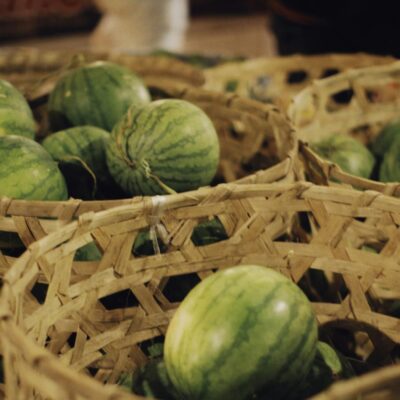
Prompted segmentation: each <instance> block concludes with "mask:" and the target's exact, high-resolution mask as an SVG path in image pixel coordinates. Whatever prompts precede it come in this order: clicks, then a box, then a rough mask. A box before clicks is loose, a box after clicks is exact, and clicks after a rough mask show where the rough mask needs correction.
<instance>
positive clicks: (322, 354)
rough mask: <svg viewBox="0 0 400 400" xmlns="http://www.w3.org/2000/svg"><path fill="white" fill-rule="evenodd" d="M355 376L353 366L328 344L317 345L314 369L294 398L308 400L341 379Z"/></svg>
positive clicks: (319, 343) (320, 343)
mask: <svg viewBox="0 0 400 400" xmlns="http://www.w3.org/2000/svg"><path fill="white" fill-rule="evenodd" d="M354 375H355V373H354V370H353V368H352V366H351V364H350V363H349V362H348V361H347V359H346V358H345V357H343V356H342V355H341V354H339V353H338V352H337V351H336V350H334V349H333V348H332V347H331V346H329V345H328V344H327V343H324V342H321V341H319V342H318V343H317V353H316V355H315V358H314V361H313V364H312V367H311V370H310V372H309V373H308V375H307V377H306V379H305V380H304V382H303V383H302V384H301V385H300V387H299V388H297V389H296V390H295V395H294V397H293V398H295V399H296V400H304V399H308V398H310V397H311V396H314V395H316V394H317V393H319V392H321V391H323V390H325V389H327V388H328V386H330V385H331V384H333V383H334V382H335V381H337V380H339V379H346V378H351V377H353V376H354Z"/></svg>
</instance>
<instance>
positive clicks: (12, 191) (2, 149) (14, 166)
mask: <svg viewBox="0 0 400 400" xmlns="http://www.w3.org/2000/svg"><path fill="white" fill-rule="evenodd" d="M1 196H7V197H11V198H14V199H27V200H66V199H67V198H68V193H67V187H66V183H65V180H64V177H63V176H62V174H61V172H60V170H59V169H58V166H57V163H56V162H55V161H54V160H53V159H52V158H51V156H50V154H48V153H47V151H46V150H45V149H44V148H43V147H42V146H41V145H40V144H39V143H36V142H35V141H33V140H31V139H28V138H25V137H22V136H14V135H9V136H0V197H1Z"/></svg>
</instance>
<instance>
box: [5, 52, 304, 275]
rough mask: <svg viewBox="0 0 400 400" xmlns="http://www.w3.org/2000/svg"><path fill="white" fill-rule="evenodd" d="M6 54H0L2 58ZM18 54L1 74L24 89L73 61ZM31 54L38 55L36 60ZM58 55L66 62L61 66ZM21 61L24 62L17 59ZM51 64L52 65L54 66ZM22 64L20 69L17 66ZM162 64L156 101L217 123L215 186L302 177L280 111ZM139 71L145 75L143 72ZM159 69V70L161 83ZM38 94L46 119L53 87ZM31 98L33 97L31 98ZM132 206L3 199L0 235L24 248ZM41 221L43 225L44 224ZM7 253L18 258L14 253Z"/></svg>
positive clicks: (39, 111) (150, 75)
mask: <svg viewBox="0 0 400 400" xmlns="http://www.w3.org/2000/svg"><path fill="white" fill-rule="evenodd" d="M1 54H2V53H1V52H0V60H1ZM12 54H13V57H14V58H13V57H11V58H10V59H8V65H9V66H8V67H7V71H8V72H7V74H5V69H4V68H5V67H3V70H2V69H1V67H0V71H2V72H3V74H2V75H1V76H2V77H3V78H4V77H5V78H7V77H9V78H10V80H11V81H12V82H20V83H21V85H22V82H23V84H24V85H25V87H27V88H28V87H30V85H37V79H38V78H39V76H38V75H37V74H35V73H34V74H30V72H29V71H31V70H32V71H39V75H40V76H42V77H43V78H44V81H43V82H44V84H45V85H47V83H51V82H52V79H53V78H54V79H55V76H58V73H59V71H60V70H59V67H60V66H61V65H62V64H63V63H64V62H66V60H67V59H68V58H67V55H62V54H61V53H60V52H58V53H54V52H53V53H44V54H43V56H44V58H40V57H39V55H40V54H41V53H40V52H37V53H35V52H33V53H31V52H27V53H25V52H24V51H22V52H21V54H20V57H19V58H18V54H19V53H18V52H17V51H16V52H14V53H12ZM46 54H48V55H52V57H53V58H52V60H53V61H52V63H51V62H50V61H49V60H48V59H47V58H46V57H45V56H46ZM29 55H31V57H32V60H31V61H30V58H29V57H28V56H29ZM56 55H58V56H60V57H61V58H60V59H61V60H64V61H63V62H61V61H60V59H59V58H58V56H57V57H56ZM38 57H39V58H38ZM49 57H50V56H49ZM93 57H94V58H95V57H96V58H97V55H96V56H94V55H93ZM113 57H116V58H112V57H111V56H109V59H112V60H114V61H119V60H122V59H123V60H127V61H126V62H123V64H124V65H127V63H130V62H131V61H132V60H133V61H132V62H133V63H138V65H140V68H143V71H145V69H144V68H145V65H146V63H142V61H138V60H147V61H146V62H147V63H148V64H147V65H149V63H151V62H150V61H149V60H151V58H150V59H147V58H139V59H138V58H135V57H133V58H130V57H129V56H119V57H117V56H113ZM120 57H121V58H120ZM18 59H19V60H20V61H17V60H18ZM89 59H90V57H89ZM4 60H5V59H4ZM48 64H50V65H52V67H48ZM0 65H1V62H0ZM18 65H19V67H17V66H18ZM129 65H131V64H129ZM132 65H133V64H132ZM158 65H159V66H160V65H163V66H164V67H165V71H164V69H162V68H161V67H160V69H159V70H157V68H156V69H155V70H153V72H151V70H150V69H149V70H148V71H146V72H144V79H145V81H146V83H147V85H148V87H149V88H150V90H151V91H152V93H153V95H154V97H156V98H159V97H162V98H179V99H184V100H187V101H189V102H192V103H193V104H196V105H198V106H199V107H200V108H202V109H203V110H204V111H205V112H206V113H207V114H208V115H209V117H210V118H211V120H212V121H213V122H214V125H215V127H216V130H217V132H218V135H219V139H220V148H221V157H220V165H219V170H218V173H217V176H216V178H215V181H214V182H213V184H217V183H220V182H232V181H239V182H241V183H267V182H268V183H271V182H279V181H282V182H293V181H294V180H295V179H296V174H297V172H296V170H297V168H295V167H294V165H295V164H296V160H297V157H296V154H297V139H296V136H295V132H294V130H293V128H292V125H291V123H290V121H289V120H288V118H287V117H286V116H285V115H284V114H283V113H282V112H280V111H279V110H277V109H276V107H274V106H272V105H266V104H261V103H259V102H256V101H253V100H250V99H243V98H241V97H239V96H237V95H234V94H224V93H217V92H211V91H207V90H204V89H202V88H198V87H193V86H189V85H188V82H189V81H188V80H187V76H188V75H185V73H182V79H183V80H184V81H186V82H187V84H182V81H179V82H178V81H177V79H169V78H168V79H167V78H165V79H164V77H165V76H169V77H170V76H175V75H177V76H179V72H178V71H179V70H172V71H169V68H172V67H173V66H174V65H177V64H176V62H175V61H172V62H171V61H170V60H168V59H160V64H158ZM178 65H183V70H184V71H191V73H192V72H193V73H194V74H195V76H198V77H199V76H201V75H196V74H197V72H196V70H195V69H193V68H192V67H187V66H186V65H185V64H183V63H178ZM167 66H168V68H167ZM164 67H163V68H164ZM132 68H133V67H132ZM138 68H139V67H138ZM186 68H188V69H186ZM134 69H135V68H134ZM52 70H53V71H55V72H56V74H55V75H54V76H53V78H50V80H49V81H48V80H47V77H48V76H49V75H48V73H49V72H50V71H52ZM137 71H138V74H139V75H140V71H139V69H138V70H137ZM154 71H158V72H157V73H159V76H160V78H159V79H158V78H157V73H156V72H154ZM161 71H164V72H161ZM4 74H5V75H4ZM189 75H190V74H189ZM190 76H191V75H190ZM13 77H15V79H13ZM17 78H18V79H20V80H18V79H17ZM53 83H54V82H53ZM19 87H21V86H19ZM45 89H46V90H45ZM36 90H43V92H42V94H41V95H40V96H39V97H38V95H37V93H36V95H35V96H34V98H32V97H31V99H32V102H31V105H32V107H33V110H34V111H35V114H36V115H38V116H39V117H43V115H44V116H45V115H46V96H47V94H48V90H49V88H48V87H47V86H46V87H45V88H43V86H41V84H40V85H39V87H38V86H37V87H36ZM28 93H31V94H32V93H33V92H31V91H30V90H28ZM154 97H153V98H154ZM28 98H30V97H29V95H28ZM45 120H46V118H43V120H42V122H43V121H44V123H41V130H40V132H39V134H38V135H46V134H47V129H46V123H45ZM132 202H133V203H135V202H136V199H135V198H133V199H132V198H127V199H121V200H104V201H83V200H80V199H70V200H69V201H60V202H43V201H24V200H13V199H8V198H1V199H0V233H1V234H4V233H9V234H16V233H17V234H18V235H19V238H20V239H21V242H22V244H21V247H23V246H28V245H29V244H30V243H32V242H33V241H35V240H37V239H39V238H40V237H43V236H44V235H46V234H47V233H49V232H51V231H53V230H57V229H59V228H60V227H61V226H63V225H64V224H66V223H67V222H69V221H71V220H72V219H74V218H76V217H78V216H79V215H81V214H82V213H85V212H88V211H100V210H104V209H107V208H111V207H114V206H116V205H123V204H131V203H132ZM39 220H41V221H40V222H39ZM0 237H1V236H0ZM3 246H4V245H3ZM6 254H7V255H9V256H12V255H14V253H6ZM6 260H7V258H6ZM9 265H10V263H9V262H5V261H4V258H3V259H2V262H0V269H1V271H4V270H6V269H7V268H8V267H9Z"/></svg>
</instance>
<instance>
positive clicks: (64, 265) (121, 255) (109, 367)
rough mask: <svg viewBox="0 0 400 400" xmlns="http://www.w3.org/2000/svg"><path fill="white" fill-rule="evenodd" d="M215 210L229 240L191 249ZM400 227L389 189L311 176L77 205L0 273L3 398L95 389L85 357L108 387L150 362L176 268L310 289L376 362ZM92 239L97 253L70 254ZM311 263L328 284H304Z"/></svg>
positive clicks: (396, 287) (392, 325)
mask: <svg viewBox="0 0 400 400" xmlns="http://www.w3.org/2000/svg"><path fill="white" fill-rule="evenodd" d="M215 217H217V218H218V219H219V221H220V222H221V223H222V224H223V226H224V228H225V231H226V234H227V237H228V238H227V239H224V240H222V241H219V242H216V243H213V244H208V245H204V246H200V245H197V246H196V245H195V244H194V242H193V241H192V239H191V238H192V233H193V230H194V228H195V227H196V226H197V225H198V224H199V223H201V222H204V221H207V220H211V219H213V218H215ZM156 226H158V228H155V230H156V231H157V232H163V233H162V234H159V238H161V236H163V237H164V239H163V242H164V246H165V248H164V249H163V252H162V253H158V254H157V252H158V250H157V249H155V251H156V253H155V254H154V255H149V256H140V255H136V256H135V255H134V254H133V253H132V251H131V249H132V245H133V243H134V241H135V239H136V237H137V235H138V233H139V232H140V231H142V230H143V229H151V228H152V227H156ZM399 228H400V200H399V199H395V198H392V197H388V196H384V195H382V194H380V193H378V192H372V191H367V192H359V191H354V190H347V189H343V188H331V187H322V186H313V185H312V184H309V183H297V184H286V183H281V184H278V183H275V184H256V185H254V184H242V185H239V184H224V185H219V186H217V187H216V188H202V189H199V190H197V191H193V192H187V193H181V194H176V195H168V196H163V197H161V198H156V199H155V198H142V199H140V201H139V200H138V201H136V202H135V203H133V204H129V205H123V206H119V207H116V208H113V209H109V210H105V211H100V212H98V213H93V212H89V213H86V214H83V215H81V216H80V217H79V219H78V220H76V221H74V222H71V223H70V224H68V225H66V226H64V227H62V228H61V229H59V230H57V231H55V232H53V233H51V234H50V235H48V236H46V237H44V238H42V239H41V240H39V241H37V242H34V243H33V244H31V245H30V246H29V248H28V250H27V251H26V252H25V253H24V254H23V255H22V256H21V257H20V258H19V259H18V260H17V261H16V262H15V263H14V265H13V266H12V268H11V269H9V270H8V271H7V273H6V274H5V276H4V278H3V289H2V292H1V295H0V316H1V321H2V322H1V324H0V338H1V341H2V342H1V343H2V349H4V350H3V351H5V363H6V371H9V372H8V375H7V376H8V377H9V379H8V380H7V378H6V392H7V394H8V398H10V399H11V398H13V397H12V396H13V395H15V394H16V393H17V392H18V393H26V397H22V398H29V395H32V390H35V391H36V393H37V398H38V399H41V398H46V399H47V398H48V399H53V398H54V399H56V398H57V399H58V398H65V399H76V398H82V399H96V398H99V397H96V396H97V395H98V393H99V391H100V389H99V388H98V389H96V391H93V394H90V393H87V391H86V390H87V386H85V385H86V383H85V384H84V385H81V383H80V378H81V374H87V371H88V370H87V368H89V367H90V368H91V371H92V372H93V371H95V378H96V379H98V380H100V381H101V382H103V383H108V384H114V383H115V382H116V381H117V379H118V377H119V376H120V375H121V373H123V372H127V371H132V370H134V369H135V368H137V367H139V366H140V365H143V363H145V362H146V361H147V356H146V352H145V347H143V346H144V344H146V343H149V341H150V342H151V341H152V340H155V339H156V338H159V337H162V336H163V335H164V334H165V331H166V328H167V325H168V322H169V320H170V318H171V317H172V315H173V313H174V310H175V309H176V307H177V306H178V304H179V302H180V301H181V300H182V298H179V299H177V298H171V291H170V290H168V287H169V285H171V284H178V283H179V281H180V279H182V277H185V279H189V281H191V282H194V283H192V285H194V284H195V282H198V281H199V280H200V279H204V278H205V277H206V276H208V275H209V274H212V273H213V272H214V271H215V270H218V269H224V268H227V267H234V266H236V265H239V264H259V265H263V266H266V267H272V268H274V269H276V270H277V271H280V272H281V273H283V274H285V275H286V276H288V277H290V278H291V279H293V280H294V281H295V282H297V283H299V284H301V285H302V287H303V288H304V290H306V291H310V293H315V290H317V294H316V295H315V300H314V301H313V306H314V310H315V312H316V315H317V319H318V322H319V324H320V326H321V327H326V328H332V327H340V328H343V329H346V330H349V331H352V332H364V335H366V338H367V339H368V340H367V341H368V342H369V345H368V346H363V348H362V349H361V350H360V351H363V353H362V356H363V358H364V360H365V362H370V361H372V360H373V361H374V362H383V360H386V359H387V356H388V354H389V353H390V351H391V350H392V348H393V346H394V345H395V344H398V343H400V333H399V332H400V329H399V328H400V319H398V318H396V317H393V316H389V315H388V313H387V310H386V308H385V304H386V303H387V302H389V303H390V302H391V301H393V300H397V299H399V298H400V284H399V282H400V267H399V261H400V251H399V246H398V243H399V240H400V230H399ZM91 241H94V242H95V243H96V244H97V246H98V247H99V249H101V252H102V253H103V255H102V258H101V260H100V261H92V262H78V261H73V258H74V254H75V252H76V250H77V249H78V248H80V247H82V246H83V245H85V244H86V243H89V242H91ZM363 246H370V247H373V248H375V249H376V251H377V253H371V252H370V251H366V250H364V249H363ZM311 271H321V272H322V273H323V274H324V276H325V278H326V279H327V280H328V282H330V284H329V285H330V286H329V288H328V289H327V290H324V292H323V293H321V292H318V288H313V287H311V286H309V284H308V283H307V282H308V280H307V279H306V278H307V276H308V274H309V273H310V272H311ZM332 277H333V278H335V279H333V280H331V278H332ZM37 282H40V283H41V284H42V285H46V286H48V289H47V292H46V296H45V299H44V300H43V301H41V302H39V301H38V300H37V299H36V297H35V296H34V295H32V288H33V287H34V286H35V284H36V283H37ZM304 285H305V286H304ZM337 285H339V287H341V290H340V291H341V295H339V294H338V286H337ZM174 293H175V292H174ZM116 294H119V295H121V294H123V296H125V297H124V298H125V299H127V297H126V296H128V294H129V297H130V298H131V299H132V298H133V299H134V302H133V303H130V304H128V303H127V302H124V303H123V304H122V305H119V306H118V307H117V308H116V309H110V308H107V306H106V305H105V304H104V302H103V301H104V299H105V298H109V296H111V295H114V296H115V295H116ZM100 299H102V301H100ZM124 304H125V305H124ZM71 335H74V336H75V335H76V339H75V342H74V343H72V344H71V342H70V341H68V339H69V338H70V337H71ZM43 347H46V348H47V352H43ZM367 350H368V351H367ZM50 353H53V355H51V354H50ZM360 354H361V353H360ZM54 355H56V356H57V357H58V358H59V359H60V362H59V363H58V364H57V363H56V361H55V360H54ZM39 359H40V362H39ZM52 363H54V364H57V365H58V367H57V369H56V370H55V371H56V372H51V371H53V370H52V369H50V367H49V365H53V364H52ZM10 371H13V374H15V376H14V375H13V376H10ZM30 371H34V373H35V374H36V375H31V374H30ZM63 371H64V372H65V374H66V377H65V378H63ZM76 372H80V373H81V374H76ZM39 376H43V377H45V378H46V379H48V380H49V382H51V384H52V385H53V386H54V390H53V391H52V393H53V394H52V395H50V393H48V392H47V391H46V389H41V388H40V387H37V385H35V380H36V379H35V378H33V377H39ZM93 384H94V383H93ZM39 394H40V395H39ZM46 396H47V397H46ZM74 396H75V397H74ZM107 396H108V397H107ZM112 396H113V394H109V393H108V392H106V391H104V393H103V397H101V398H104V399H107V400H111V399H114V398H118V397H112ZM14 398H15V397H14Z"/></svg>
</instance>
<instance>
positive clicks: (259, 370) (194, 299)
mask: <svg viewBox="0 0 400 400" xmlns="http://www.w3.org/2000/svg"><path fill="white" fill-rule="evenodd" d="M316 344H317V322H316V318H315V316H314V313H313V310H312V307H311V304H310V302H309V301H308V300H307V298H306V297H305V295H304V294H303V292H302V291H301V290H300V289H299V288H298V287H297V286H296V285H295V284H294V283H293V282H291V281H290V280H289V279H287V278H286V277H285V276H283V275H281V274H279V273H278V272H276V271H274V270H272V269H269V268H265V267H260V266H254V265H242V266H238V267H234V268H230V269H226V270H222V271H219V272H217V273H215V274H213V275H211V276H209V277H207V278H206V279H204V280H203V281H202V282H201V283H199V284H198V285H197V286H196V287H195V288H194V289H193V290H192V291H191V292H190V293H189V294H188V295H187V297H186V298H185V299H184V300H183V302H182V303H181V304H180V306H179V307H178V309H177V311H176V313H175V315H174V316H173V318H172V320H171V323H170V325H169V327H168V330H167V333H166V338H165V343H164V360H165V365H166V368H167V372H168V376H169V378H170V380H171V382H172V384H173V386H174V388H175V389H176V391H177V392H178V393H179V398H180V399H190V400H198V399H207V400H214V399H215V400H216V399H230V400H240V399H248V398H249V397H250V396H251V395H253V394H254V393H256V392H259V391H261V390H262V391H263V393H265V394H266V395H268V399H269V400H272V399H284V398H285V396H286V395H287V394H288V393H290V392H291V391H292V390H293V389H294V388H295V387H297V385H298V384H299V383H300V382H301V381H302V380H303V379H304V378H305V377H306V375H307V374H308V372H309V370H310V368H311V364H312V361H313V359H314V356H315V352H316Z"/></svg>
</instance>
